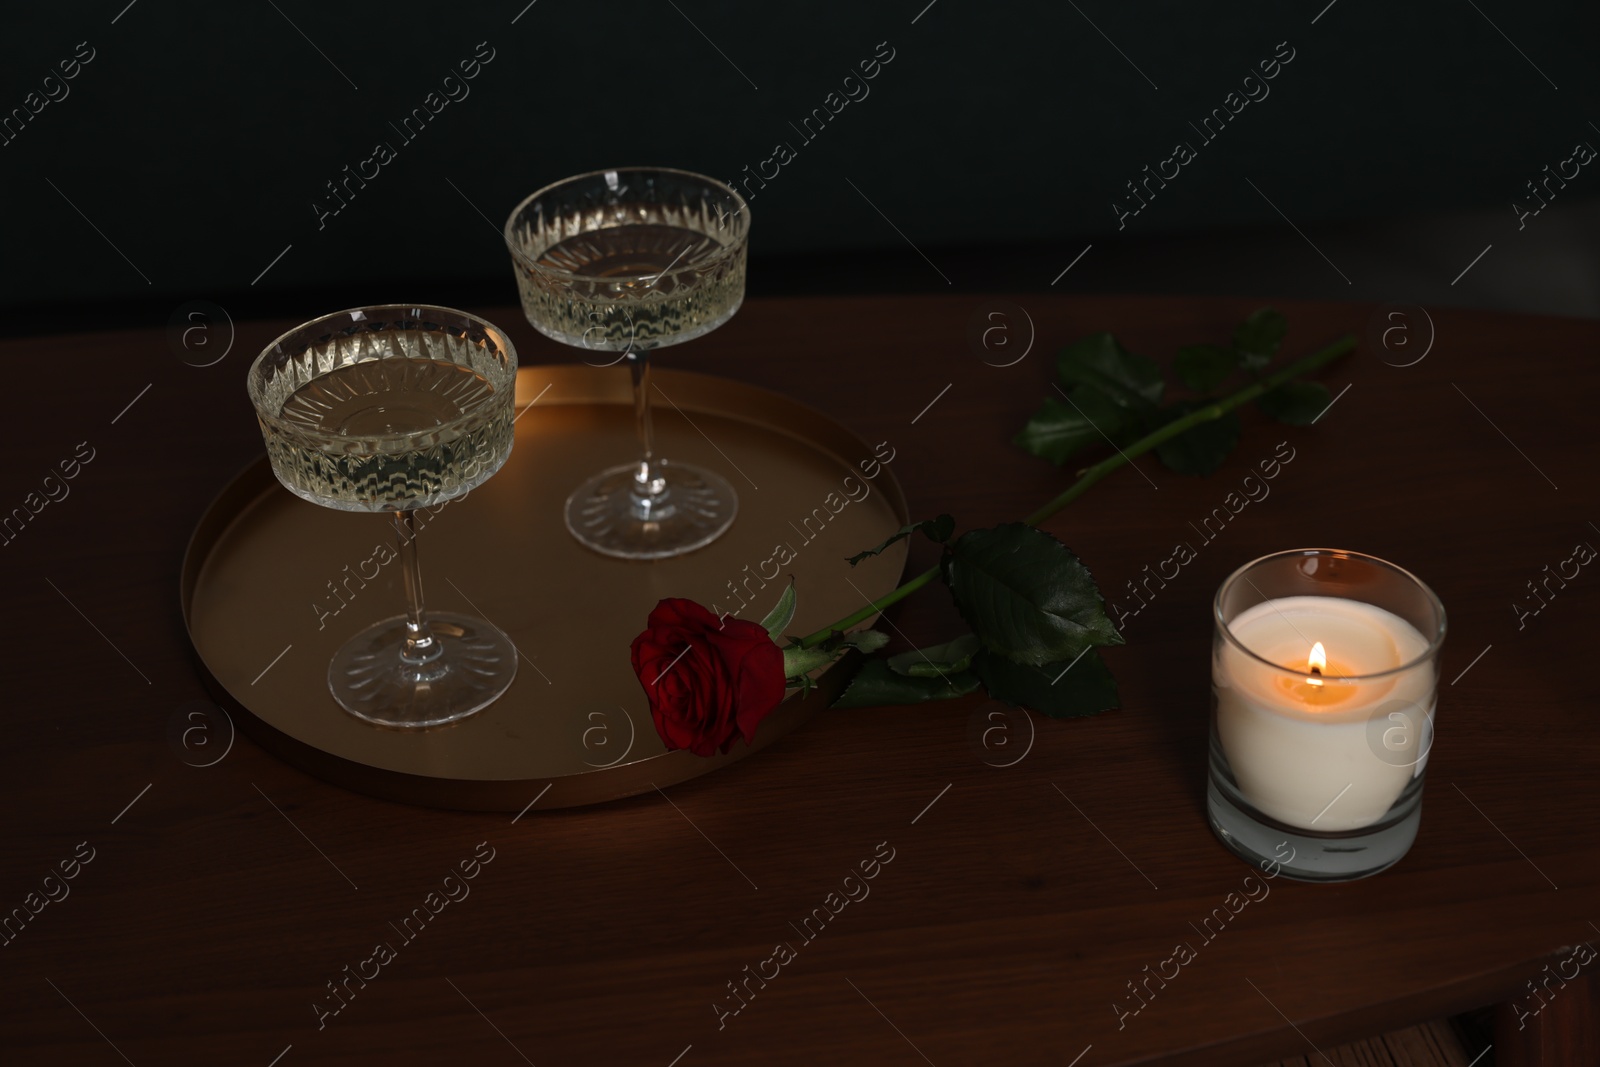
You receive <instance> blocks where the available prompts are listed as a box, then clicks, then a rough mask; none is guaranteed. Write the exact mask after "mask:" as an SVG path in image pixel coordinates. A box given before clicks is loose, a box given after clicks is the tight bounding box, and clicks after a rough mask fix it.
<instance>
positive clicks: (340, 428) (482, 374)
mask: <svg viewBox="0 0 1600 1067" xmlns="http://www.w3.org/2000/svg"><path fill="white" fill-rule="evenodd" d="M516 376H517V352H516V349H515V348H513V347H512V345H511V340H510V339H509V338H508V337H506V335H505V334H504V333H502V332H501V331H500V330H499V329H497V328H496V327H495V326H493V325H491V324H490V323H488V322H485V321H484V320H483V319H480V318H478V317H477V316H475V315H468V314H467V313H465V312H462V311H452V310H451V309H449V308H442V307H428V306H425V305H422V306H408V305H402V304H394V305H385V306H382V307H365V308H355V309H353V310H350V311H340V312H337V313H335V314H332V315H325V316H323V317H322V318H319V319H313V320H311V321H310V322H308V323H305V324H304V325H302V326H297V327H295V328H294V329H292V330H290V331H289V332H288V333H286V334H284V335H283V336H282V337H280V338H278V339H277V340H276V341H274V342H272V343H271V344H270V345H268V346H267V347H266V349H265V350H264V351H263V352H262V353H261V355H260V356H258V357H256V361H255V362H254V363H253V364H252V365H251V367H250V381H249V389H250V401H251V403H253V404H254V405H255V409H256V417H257V418H258V420H259V421H260V423H261V435H262V436H263V437H264V438H265V439H266V443H267V455H268V457H269V458H270V459H271V460H272V471H273V473H274V474H276V475H277V476H278V480H279V481H280V482H282V483H283V484H284V487H285V488H287V489H288V490H289V491H290V492H291V493H294V494H295V495H296V496H298V497H302V498H304V499H306V500H309V501H311V502H312V503H313V504H321V505H322V506H323V507H328V508H337V509H339V510H341V511H384V512H389V513H390V514H391V515H392V516H393V519H394V526H395V532H396V535H397V537H398V539H399V549H398V552H397V553H395V555H394V556H392V557H389V558H387V559H384V560H383V561H382V562H383V563H385V564H386V563H388V562H390V561H391V560H392V561H394V562H396V563H397V565H398V566H399V568H400V573H401V576H402V579H403V580H404V582H405V589H406V597H407V601H408V603H407V607H406V614H405V615H403V616H398V617H395V618H391V619H385V620H383V621H382V622H378V623H374V624H373V625H371V626H369V627H367V628H366V629H364V630H362V631H361V632H360V633H358V634H356V636H355V637H353V638H351V639H350V640H349V641H348V642H346V644H345V645H344V646H343V647H342V648H340V649H339V651H338V652H337V653H335V655H334V657H333V662H332V663H331V664H329V666H328V688H329V689H330V690H332V692H333V698H334V699H335V700H337V701H338V702H339V704H340V705H341V706H342V707H343V708H344V709H345V710H346V711H348V712H350V714H352V715H354V716H356V717H357V718H359V719H364V720H366V721H367V722H370V723H374V724H376V725H379V726H391V727H400V728H421V727H427V726H440V725H443V724H445V723H450V722H455V721H457V720H459V719H463V718H466V717H467V716H468V715H471V714H472V713H473V712H475V711H479V710H481V709H483V708H484V707H486V706H488V705H489V704H490V703H491V702H492V701H493V700H494V699H495V698H496V697H498V696H499V695H500V694H502V693H504V692H505V691H506V689H507V687H509V686H510V685H511V680H512V678H514V677H515V676H516V670H517V653H516V648H515V646H513V645H512V643H511V641H510V639H509V638H507V637H506V635H505V634H503V633H501V632H500V631H499V630H498V629H496V628H495V627H494V626H492V625H490V624H489V623H487V622H485V621H484V620H482V619H476V618H472V617H471V616H467V615H459V614H456V613H454V612H442V611H426V610H425V609H424V606H423V598H422V575H421V572H420V571H419V570H418V566H417V546H416V537H417V532H418V530H417V524H416V521H415V512H416V510H417V509H418V508H427V507H433V506H435V505H438V504H442V503H445V502H447V501H450V500H453V499H455V498H456V497H459V496H461V495H463V494H465V493H468V492H470V491H471V490H473V489H475V488H477V487H478V486H479V485H482V484H483V483H484V482H485V481H486V480H488V478H489V476H490V475H492V474H494V472H495V471H497V470H499V469H500V467H501V465H502V464H503V463H505V461H506V457H507V456H508V455H510V454H511V437H512V428H511V421H512V401H513V399H514V397H515V393H516V390H515V384H516Z"/></svg>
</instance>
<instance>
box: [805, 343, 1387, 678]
mask: <svg viewBox="0 0 1600 1067" xmlns="http://www.w3.org/2000/svg"><path fill="white" fill-rule="evenodd" d="M1355 346H1356V339H1355V338H1354V337H1352V336H1350V335H1349V334H1346V335H1345V336H1343V337H1341V338H1339V340H1337V341H1335V342H1333V344H1331V345H1329V346H1328V347H1326V348H1324V349H1322V350H1321V351H1320V352H1314V353H1312V354H1311V355H1309V356H1306V357H1305V358H1304V359H1300V360H1297V361H1295V362H1294V363H1291V364H1289V365H1288V366H1287V367H1284V368H1283V369H1282V370H1280V371H1278V372H1277V373H1276V374H1269V375H1267V376H1266V377H1265V378H1262V379H1261V380H1260V381H1258V382H1256V383H1255V384H1254V385H1250V386H1246V387H1245V388H1243V389H1241V390H1239V391H1238V392H1237V393H1234V394H1233V395H1232V396H1230V397H1226V398H1224V399H1222V400H1218V401H1217V402H1216V403H1214V404H1207V405H1206V406H1205V407H1203V408H1200V409H1199V410H1198V411H1191V412H1190V413H1189V414H1187V415H1185V416H1183V417H1182V418H1180V419H1174V420H1173V421H1172V422H1169V423H1167V424H1166V425H1165V426H1163V427H1161V429H1159V430H1156V431H1155V432H1154V433H1149V434H1146V435H1145V436H1144V437H1142V438H1140V439H1139V440H1138V441H1137V442H1135V443H1134V444H1131V445H1129V446H1128V447H1127V448H1125V449H1122V450H1121V451H1120V452H1118V453H1117V454H1116V455H1114V456H1107V457H1106V458H1105V459H1103V460H1101V461H1100V462H1099V463H1096V464H1095V465H1094V466H1092V467H1090V468H1089V469H1088V470H1086V471H1084V472H1083V475H1082V476H1081V477H1080V478H1079V479H1078V480H1077V481H1075V482H1073V483H1072V484H1071V485H1070V486H1068V487H1067V488H1066V489H1065V490H1064V491H1063V492H1062V493H1061V494H1060V495H1059V496H1057V497H1056V498H1055V499H1054V500H1052V501H1050V502H1049V503H1048V504H1045V505H1044V506H1043V507H1041V508H1040V509H1039V510H1038V511H1035V512H1034V513H1033V514H1032V515H1029V516H1028V517H1027V518H1026V519H1023V520H1022V521H1023V522H1025V523H1027V524H1028V525H1029V526H1037V525H1038V524H1039V523H1041V522H1043V521H1044V520H1045V519H1048V518H1049V517H1050V516H1052V515H1054V514H1055V513H1056V512H1058V511H1060V510H1061V509H1062V508H1064V507H1066V506H1067V505H1068V504H1070V503H1072V502H1073V501H1074V500H1076V499H1078V498H1079V497H1080V496H1082V495H1083V494H1084V493H1085V492H1087V491H1088V489H1089V487H1090V486H1091V485H1093V484H1094V483H1095V482H1098V481H1099V480H1100V479H1102V478H1104V477H1105V476H1106V475H1108V474H1110V473H1111V472H1112V471H1114V470H1116V469H1117V468H1118V467H1123V466H1126V465H1127V464H1128V463H1129V462H1131V461H1132V459H1133V457H1134V456H1140V455H1143V454H1144V453H1146V452H1149V451H1150V450H1151V449H1154V448H1156V447H1158V446H1160V445H1161V444H1162V443H1163V442H1166V441H1170V440H1171V439H1172V438H1174V437H1177V436H1178V435H1179V434H1181V433H1183V432H1185V431H1186V430H1190V429H1192V428H1194V427H1196V426H1198V425H1200V424H1201V423H1202V422H1211V421H1212V420H1214V419H1220V418H1222V416H1223V415H1225V414H1227V413H1228V412H1230V411H1232V410H1233V409H1234V408H1236V407H1239V406H1240V405H1242V404H1248V403H1249V402H1250V401H1252V400H1254V399H1255V398H1256V397H1258V396H1260V395H1261V394H1262V393H1265V392H1269V391H1270V390H1273V389H1276V388H1277V387H1278V386H1280V385H1282V384H1283V383H1284V382H1288V381H1293V380H1294V379H1295V378H1298V377H1300V376H1301V375H1303V374H1308V373H1310V372H1311V371H1313V370H1316V369H1317V368H1318V367H1321V366H1322V365H1323V364H1325V363H1331V362H1333V361H1334V360H1335V359H1338V358H1339V357H1340V356H1342V355H1344V354H1345V353H1346V352H1349V351H1350V350H1351V349H1353V348H1355ZM937 577H939V568H938V567H930V568H928V569H927V570H925V571H923V572H922V573H921V574H919V575H917V576H916V577H915V578H912V579H911V580H910V581H908V582H906V583H905V584H904V585H902V586H900V587H899V588H898V589H896V590H894V591H893V592H890V593H886V594H884V595H883V596H881V597H879V598H878V599H877V600H874V601H873V602H872V603H870V604H868V605H867V606H866V607H864V608H862V609H861V610H860V611H857V612H855V613H853V614H850V615H847V616H845V617H844V618H842V619H840V620H839V621H838V622H836V623H834V624H832V625H831V626H825V627H823V628H822V629H820V630H818V631H817V632H816V633H814V634H808V635H807V636H805V637H803V638H801V639H800V647H801V648H814V647H816V646H817V645H820V644H821V643H822V642H824V641H826V640H827V639H828V638H829V637H831V636H832V635H834V634H836V633H844V632H846V631H848V630H849V629H850V627H852V626H854V625H855V624H856V623H858V622H865V621H866V620H867V619H870V618H871V617H872V616H874V615H876V614H877V613H878V612H880V611H882V610H883V609H884V608H886V607H888V606H889V605H891V604H898V603H899V602H900V601H902V600H904V599H905V598H906V597H908V596H910V595H911V594H912V593H915V592H916V591H917V590H918V589H921V588H922V587H923V586H925V585H927V584H928V583H929V582H931V581H933V580H934V579H935V578H937Z"/></svg>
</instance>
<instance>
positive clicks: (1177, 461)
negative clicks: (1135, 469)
mask: <svg viewBox="0 0 1600 1067" xmlns="http://www.w3.org/2000/svg"><path fill="white" fill-rule="evenodd" d="M1205 406H1206V401H1203V400H1197V401H1189V402H1185V403H1182V404H1173V405H1172V406H1171V407H1169V408H1165V409H1163V411H1162V414H1163V415H1165V416H1167V418H1166V421H1167V422H1172V421H1173V420H1175V419H1179V418H1182V417H1183V416H1184V415H1187V414H1189V413H1190V412H1192V411H1198V410H1199V409H1201V408H1203V407H1205ZM1239 433H1240V426H1239V416H1238V415H1236V414H1235V413H1234V412H1232V411H1229V412H1225V413H1224V414H1223V416H1222V417H1221V418H1220V419H1213V420H1211V421H1210V422H1202V423H1200V424H1199V425H1198V426H1195V427H1194V428H1193V429H1190V430H1185V431H1184V432H1183V433H1181V434H1179V435H1178V436H1176V437H1174V438H1172V439H1171V440H1170V441H1163V442H1162V443H1161V444H1160V445H1157V446H1156V455H1157V456H1159V457H1160V459H1161V462H1162V463H1165V464H1166V465H1167V466H1168V467H1170V468H1171V469H1173V470H1175V471H1177V472H1178V473H1179V474H1210V473H1211V472H1212V471H1214V470H1216V469H1217V468H1218V467H1220V466H1222V463H1223V461H1224V460H1226V459H1227V458H1228V455H1229V453H1231V452H1232V451H1233V448H1234V446H1235V445H1237V444H1238V443H1239Z"/></svg>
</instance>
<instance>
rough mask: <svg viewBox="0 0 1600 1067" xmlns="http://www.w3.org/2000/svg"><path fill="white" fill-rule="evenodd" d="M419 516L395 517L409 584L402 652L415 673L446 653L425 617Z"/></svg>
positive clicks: (404, 513)
mask: <svg viewBox="0 0 1600 1067" xmlns="http://www.w3.org/2000/svg"><path fill="white" fill-rule="evenodd" d="M416 514H417V513H416V512H414V511H409V510H408V511H397V512H395V513H394V532H395V538H396V540H398V541H399V542H400V573H401V574H402V575H403V576H404V578H405V583H406V643H405V645H404V646H403V647H402V648H401V649H400V662H401V664H402V665H403V666H404V667H406V668H410V669H413V670H416V669H420V668H422V667H425V666H427V665H428V664H430V663H432V662H433V661H434V660H436V659H438V658H439V656H440V654H441V653H442V652H443V651H444V650H443V649H442V648H440V646H439V642H438V641H437V640H436V639H435V638H434V636H433V631H432V630H430V629H429V628H428V621H427V619H426V618H424V615H423V611H424V607H423V602H422V570H421V569H420V567H419V566H418V565H417V518H416Z"/></svg>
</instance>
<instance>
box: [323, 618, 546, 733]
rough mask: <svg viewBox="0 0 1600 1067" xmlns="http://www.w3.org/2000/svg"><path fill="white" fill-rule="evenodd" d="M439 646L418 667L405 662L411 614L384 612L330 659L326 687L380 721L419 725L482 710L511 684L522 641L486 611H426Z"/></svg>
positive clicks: (359, 714) (359, 713)
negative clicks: (387, 615) (482, 614)
mask: <svg viewBox="0 0 1600 1067" xmlns="http://www.w3.org/2000/svg"><path fill="white" fill-rule="evenodd" d="M426 618H427V621H428V626H429V628H430V629H431V630H432V631H433V636H434V639H435V640H436V641H438V642H439V646H440V650H441V654H440V655H439V657H438V658H437V659H436V660H434V661H433V662H432V663H430V664H428V665H426V666H424V667H422V668H420V669H418V668H413V667H406V666H405V665H404V664H402V663H401V662H400V650H401V648H402V647H403V646H404V644H405V636H406V625H405V623H406V620H405V619H404V618H393V619H385V620H383V621H382V622H378V623H374V624H373V625H371V626H369V627H367V628H366V629H365V630H362V631H361V632H360V633H358V634H356V635H355V637H353V638H351V639H350V640H349V641H347V642H346V643H345V645H344V647H343V648H341V649H339V651H338V652H337V653H335V654H334V657H333V662H332V663H330V664H329V665H328V689H329V690H330V691H332V693H333V699H334V700H337V701H338V702H339V706H340V707H342V708H344V710H346V711H348V712H349V713H350V714H352V715H354V716H355V717H356V718H358V719H362V720H364V721H366V722H370V723H372V724H374V725H375V726H391V727H396V728H399V729H405V730H419V729H422V728H424V727H428V726H443V725H445V724H446V723H452V722H458V721H460V720H461V719H464V718H466V717H467V716H468V715H471V714H473V713H474V712H477V711H482V710H483V709H484V708H486V707H488V706H489V705H490V704H492V703H494V701H495V699H496V698H497V697H499V696H500V694H502V693H504V692H505V691H506V690H507V689H509V688H510V687H511V682H512V680H513V679H514V678H516V676H517V649H516V646H515V645H513V644H512V643H511V639H510V638H509V637H507V636H506V635H505V634H503V633H501V632H500V631H499V630H498V629H496V628H495V627H493V626H491V625H489V624H488V623H487V622H484V621H483V620H482V619H474V618H473V617H471V616H470V615H457V614H455V613H454V612H448V611H430V612H428V613H427V616H426Z"/></svg>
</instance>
